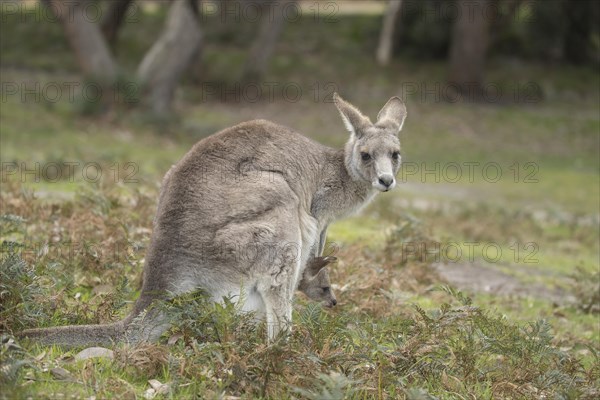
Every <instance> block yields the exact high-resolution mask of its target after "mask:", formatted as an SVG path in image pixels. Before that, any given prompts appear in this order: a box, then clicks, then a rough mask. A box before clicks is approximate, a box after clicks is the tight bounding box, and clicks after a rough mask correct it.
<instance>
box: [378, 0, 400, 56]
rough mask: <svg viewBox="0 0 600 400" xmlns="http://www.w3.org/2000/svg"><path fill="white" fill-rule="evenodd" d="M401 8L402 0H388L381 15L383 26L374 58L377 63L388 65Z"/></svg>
mask: <svg viewBox="0 0 600 400" xmlns="http://www.w3.org/2000/svg"><path fill="white" fill-rule="evenodd" d="M401 9H402V0H390V2H389V3H388V6H387V10H386V12H385V15H384V16H383V26H382V27H381V35H380V36H379V45H378V46H377V53H376V55H375V58H376V60H377V63H378V64H379V65H388V64H389V63H390V60H391V59H392V52H393V50H394V38H395V37H396V35H395V28H396V24H397V23H398V17H399V16H400V10H401Z"/></svg>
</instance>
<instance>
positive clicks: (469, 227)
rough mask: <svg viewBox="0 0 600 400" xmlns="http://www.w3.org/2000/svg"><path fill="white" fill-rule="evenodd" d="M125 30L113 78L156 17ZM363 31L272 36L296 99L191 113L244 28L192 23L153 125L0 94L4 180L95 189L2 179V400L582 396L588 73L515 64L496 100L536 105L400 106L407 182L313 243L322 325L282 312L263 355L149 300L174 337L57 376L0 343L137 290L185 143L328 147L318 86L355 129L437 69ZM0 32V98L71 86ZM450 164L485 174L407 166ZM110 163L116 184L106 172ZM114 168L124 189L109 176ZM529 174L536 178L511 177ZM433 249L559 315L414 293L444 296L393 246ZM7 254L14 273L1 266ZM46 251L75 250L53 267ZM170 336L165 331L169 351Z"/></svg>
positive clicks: (591, 357) (111, 315)
mask: <svg viewBox="0 0 600 400" xmlns="http://www.w3.org/2000/svg"><path fill="white" fill-rule="evenodd" d="M142 16H143V18H141V19H140V21H139V22H138V23H136V24H129V25H127V26H126V27H125V29H124V31H123V32H122V36H121V38H122V39H121V40H120V42H119V45H118V46H117V54H118V59H119V62H120V64H121V65H122V67H123V70H124V71H123V72H124V73H125V75H127V74H132V73H133V71H135V68H136V66H137V63H138V62H139V60H140V59H141V57H142V55H143V53H144V51H145V49H147V48H148V47H149V45H150V43H151V41H152V39H153V38H154V37H155V36H156V35H157V34H158V30H157V29H156V25H157V24H158V23H160V21H161V20H162V18H163V17H164V13H163V11H162V10H161V9H158V10H154V11H152V12H150V11H148V10H147V12H145V13H144V14H143V15H142ZM378 24H379V22H378V20H377V18H376V17H373V16H364V15H348V16H344V23H334V24H325V23H323V22H322V21H318V20H317V21H315V20H312V19H303V20H301V21H300V22H299V23H297V24H295V25H291V26H289V27H288V28H287V29H286V31H285V34H284V38H283V40H282V41H281V42H280V44H279V45H278V49H277V52H276V55H275V56H274V59H273V62H272V67H271V68H270V70H269V72H268V75H267V77H266V78H265V80H266V81H271V82H279V83H282V84H283V83H289V82H294V83H297V84H298V85H300V86H301V87H302V88H303V96H302V98H301V99H300V100H299V101H298V102H295V103H293V102H286V101H283V99H282V97H281V94H280V93H279V94H277V93H276V95H275V98H274V101H261V102H257V103H244V102H241V103H237V102H230V103H222V102H220V101H218V100H217V99H214V98H213V99H208V100H207V99H203V98H202V95H201V89H202V86H201V85H202V83H201V82H199V79H201V80H202V81H203V82H205V83H206V82H209V83H211V84H219V85H221V84H222V85H225V86H226V87H230V85H232V83H233V81H234V80H235V79H234V78H235V77H237V76H238V75H239V73H240V70H239V66H240V61H242V60H243V59H244V57H245V54H246V50H245V49H246V47H247V45H248V43H249V41H250V40H251V38H252V35H253V32H254V31H255V28H254V27H252V26H241V27H237V28H236V29H237V30H232V29H231V27H218V26H216V24H215V22H214V21H213V20H209V21H206V27H205V29H206V34H207V36H206V37H207V39H206V40H207V47H206V49H205V50H206V51H205V53H204V63H203V68H202V76H201V77H200V78H199V77H198V76H197V71H195V72H193V73H192V74H190V75H191V76H189V77H187V78H186V81H185V83H184V85H182V86H183V90H181V91H180V92H179V94H178V103H177V110H176V111H177V117H176V118H174V119H172V120H156V119H155V118H154V117H153V116H152V115H148V114H146V113H144V112H143V111H140V110H138V109H135V108H133V109H129V108H127V107H122V108H118V109H117V110H115V111H114V112H112V113H109V114H108V115H106V114H101V113H99V112H98V110H95V109H94V108H93V107H91V108H90V106H89V105H88V104H86V103H85V102H83V101H82V99H81V98H80V97H76V98H75V99H74V101H72V102H71V101H67V100H65V99H63V101H60V102H49V101H39V102H36V101H31V100H28V101H26V102H24V103H23V102H21V100H20V97H19V96H8V98H7V99H6V101H3V102H2V107H0V119H1V121H2V122H1V134H2V135H1V139H0V140H1V146H0V159H1V161H2V162H3V163H12V162H17V163H21V162H24V163H26V167H28V168H31V167H32V166H34V165H35V163H39V164H40V168H44V166H47V165H48V163H58V164H64V163H65V162H78V163H80V165H81V166H85V165H86V164H89V163H98V165H99V166H100V168H101V170H102V171H103V175H102V178H101V179H99V180H98V181H97V182H91V181H90V179H87V180H86V179H84V176H82V171H81V168H79V167H78V168H76V169H75V173H74V174H73V175H67V174H65V175H64V176H63V177H62V179H59V180H53V179H52V177H48V176H46V177H41V179H40V181H39V182H33V180H32V179H31V176H29V177H28V176H27V175H25V178H23V177H22V176H21V175H20V173H19V172H17V173H16V174H13V175H10V176H9V177H6V176H5V175H3V182H2V187H1V191H0V195H1V199H0V200H1V204H2V210H1V213H0V214H1V215H3V217H2V219H0V227H1V235H0V239H1V240H2V241H3V251H2V257H3V258H2V269H1V271H0V272H1V276H0V300H1V301H0V328H1V330H2V334H3V335H4V336H3V341H2V346H1V347H0V349H1V350H0V351H1V353H0V354H1V363H2V368H1V369H0V372H1V373H0V379H2V381H1V383H2V387H3V391H2V395H3V396H5V397H6V398H11V396H12V397H22V398H26V397H27V396H31V397H33V398H44V397H46V398H52V397H58V396H59V394H62V395H64V396H65V397H67V398H68V397H70V396H74V397H86V398H87V397H90V396H92V395H95V396H96V398H98V399H100V398H140V397H142V396H143V395H144V393H145V391H146V390H148V389H149V388H150V386H149V384H148V380H149V379H157V380H159V381H160V382H161V383H166V384H169V386H170V391H169V393H168V394H166V395H164V396H163V397H165V398H194V397H195V396H196V395H199V396H200V397H201V398H219V397H220V396H223V397H224V396H238V395H239V396H241V397H242V398H273V399H286V398H309V399H310V398H313V399H322V398H345V397H346V398H355V399H366V398H377V399H379V398H411V399H417V398H430V397H427V394H429V395H430V396H435V398H440V399H446V398H448V399H449V398H542V397H546V398H548V397H556V398H590V399H591V398H596V397H597V396H598V394H599V393H600V385H599V384H598V382H599V381H598V380H599V379H600V376H599V373H600V372H599V371H600V366H599V365H600V364H599V363H598V352H599V351H600V347H598V341H599V340H600V329H599V327H598V324H597V319H598V314H597V311H593V310H592V309H587V308H586V307H587V305H588V304H590V302H591V303H592V304H595V303H597V301H598V300H597V297H594V293H595V290H596V291H597V288H598V284H597V283H598V275H597V272H598V270H599V268H600V265H599V264H598V255H599V254H600V248H599V233H598V231H599V229H598V228H599V214H598V204H599V201H600V192H599V188H598V184H597V183H598V180H599V178H600V172H599V157H598V145H599V140H600V135H599V133H600V119H599V118H598V115H597V109H598V105H599V96H598V92H597V91H596V90H594V88H597V87H598V84H599V83H600V78H599V77H598V75H597V73H596V72H595V71H593V70H591V69H590V68H586V67H580V68H576V67H565V66H559V65H536V64H528V65H523V66H521V67H519V68H518V69H516V68H515V67H514V66H513V65H507V64H506V63H503V62H502V61H501V60H491V61H490V66H489V71H488V79H490V81H493V82H496V83H498V84H499V85H500V87H502V88H503V89H504V90H506V91H511V90H514V87H515V84H516V83H527V82H536V83H538V84H539V85H540V86H541V87H542V89H543V91H544V98H543V101H541V102H539V103H533V104H506V105H469V104H464V103H457V104H447V103H441V102H436V101H432V100H431V99H426V100H423V98H422V97H421V96H420V94H418V93H417V94H412V95H408V96H407V103H408V109H409V117H408V120H407V122H406V124H405V128H404V131H403V132H402V134H401V139H402V149H403V150H402V151H403V161H404V163H405V167H404V168H407V167H408V166H409V165H410V164H411V163H414V164H412V165H413V166H414V165H416V166H417V167H418V168H419V170H418V172H417V173H408V172H407V171H406V170H404V171H403V172H401V175H399V176H400V177H401V176H402V174H403V173H404V174H406V175H405V177H406V179H399V186H398V188H397V189H396V190H395V191H394V192H392V193H386V194H382V195H380V196H378V198H377V199H376V200H375V201H374V202H373V203H372V204H370V205H369V206H368V207H366V208H365V209H364V210H363V212H362V213H361V214H360V215H359V216H356V217H351V218H348V219H346V220H343V221H339V222H336V223H335V224H333V225H332V226H331V227H330V229H329V236H328V240H329V242H330V243H331V244H332V245H333V244H335V245H336V246H337V247H336V248H337V250H336V251H337V253H336V254H337V256H338V257H339V259H340V263H339V265H338V266H337V267H335V268H334V269H333V271H332V275H331V276H332V280H333V283H334V286H333V287H334V289H335V290H336V294H337V298H338V301H339V305H338V306H337V307H336V308H335V309H334V310H323V309H321V308H319V307H317V306H315V305H314V304H310V303H307V302H306V301H305V300H304V299H303V298H301V297H300V296H299V301H298V304H297V306H296V309H295V315H294V321H295V324H294V331H293V333H292V335H291V337H290V338H288V340H287V341H281V342H278V343H276V344H273V345H269V346H268V345H267V344H266V343H265V341H264V338H263V336H264V335H263V332H264V327H261V326H258V327H257V326H254V325H252V324H250V323H249V322H248V319H247V317H244V316H240V315H237V314H236V313H235V312H234V308H235V307H234V306H233V305H228V306H226V307H214V306H213V305H210V304H206V302H204V301H203V300H202V298H201V297H197V296H192V295H190V296H187V297H185V298H183V299H179V300H177V301H175V302H174V303H172V304H169V305H167V306H168V307H171V308H172V310H171V311H172V315H173V316H174V318H175V319H176V322H177V323H176V324H175V326H176V328H173V330H171V331H170V332H169V333H168V334H167V335H166V336H165V337H164V338H163V340H162V341H161V342H160V343H159V344H155V345H150V346H142V347H140V348H117V349H116V350H117V352H116V356H115V359H114V360H104V359H94V360H87V361H79V362H73V361H71V359H70V355H73V354H76V353H77V351H78V350H80V349H76V350H73V351H65V350H62V349H59V348H55V347H49V348H48V347H40V346H37V345H35V344H32V343H26V342H17V343H14V342H12V340H13V339H12V335H13V334H14V333H15V332H18V331H20V330H21V329H24V328H31V327H43V326H55V325H65V324H75V323H77V324H81V323H103V322H108V321H113V320H116V319H118V318H121V317H122V316H124V315H125V314H126V313H127V311H128V309H129V306H130V303H131V302H132V301H133V300H134V299H135V298H136V296H137V293H138V290H139V287H140V275H141V269H142V264H143V258H144V254H145V249H146V246H147V244H148V241H149V237H150V233H151V228H152V218H153V214H154V209H155V207H156V200H157V194H158V190H159V185H160V181H161V179H162V176H163V174H164V173H165V172H166V171H167V170H168V168H169V167H170V166H171V165H172V164H173V163H175V162H177V161H178V160H179V159H180V158H181V156H182V155H183V154H185V152H186V151H187V150H188V149H189V148H190V147H191V145H192V144H193V143H195V142H196V141H197V140H199V139H201V138H203V137H206V136H207V135H209V134H211V133H213V132H215V131H218V130H220V129H222V128H224V127H226V126H229V125H232V124H235V123H237V122H241V121H244V120H248V119H252V118H268V119H272V120H274V121H277V122H279V123H282V124H285V125H288V126H290V127H292V128H294V129H297V130H299V131H301V132H303V133H305V134H307V135H308V136H310V137H312V138H314V139H316V140H318V141H320V142H322V143H324V144H327V145H331V146H336V147H339V146H341V145H342V144H343V143H344V141H345V140H346V137H347V134H346V132H345V130H344V129H343V126H342V123H341V121H340V120H339V117H338V115H337V112H336V110H335V108H334V107H333V105H332V104H329V103H325V102H324V101H323V100H324V98H325V96H326V95H327V94H329V93H330V92H331V90H333V89H332V87H330V86H327V85H328V84H330V83H334V84H335V85H336V86H337V89H338V90H339V91H340V93H341V94H342V95H344V96H346V97H348V98H349V99H350V100H351V101H353V102H354V103H356V105H357V106H359V107H360V108H361V109H363V110H364V111H365V113H368V114H369V115H370V116H371V117H372V118H373V117H374V116H375V115H376V113H377V111H378V109H379V108H380V107H381V104H382V102H383V101H384V100H385V99H386V98H388V97H389V96H391V95H393V94H397V93H398V92H399V91H402V88H405V89H406V88H407V86H406V85H407V84H415V83H424V84H426V85H435V84H436V83H439V82H443V80H444V77H445V67H444V65H443V64H441V63H437V62H427V63H424V62H416V61H412V60H408V59H398V60H395V61H394V62H393V63H392V65H390V66H389V67H386V68H380V67H377V66H376V65H375V64H374V63H372V62H371V56H370V53H371V52H372V48H373V46H374V43H375V42H376V38H377V27H378ZM0 33H1V37H2V40H1V41H0V49H1V51H2V57H3V58H2V67H1V68H2V69H1V72H2V81H3V82H17V83H22V82H32V81H33V82H39V83H40V84H41V85H44V84H45V83H49V82H63V83H64V82H72V81H78V80H79V76H78V75H77V70H76V65H75V62H74V59H73V57H72V55H71V54H70V52H69V50H68V46H67V44H66V42H65V40H64V38H63V36H62V34H61V31H60V29H58V27H57V26H55V25H53V24H51V23H47V22H44V23H37V24H36V23H35V20H34V18H33V16H29V17H28V18H27V19H26V21H17V20H16V19H15V18H7V19H6V21H3V24H1V26H0ZM324 35H327V36H326V37H327V38H328V40H322V37H324ZM48 46H50V47H48ZM342 50H343V51H342ZM50 54H51V56H50ZM349 59H352V61H351V62H350V61H349ZM315 85H317V86H315ZM225 86H224V87H225ZM430 87H431V86H430ZM315 88H316V89H315ZM315 90H316V91H315ZM315 96H316V99H317V100H318V101H316V100H315ZM3 100H4V99H3ZM467 162H476V163H479V165H480V166H483V165H485V164H486V163H490V162H495V163H497V164H498V165H499V166H500V168H501V169H502V172H503V175H502V178H501V179H500V180H499V181H498V182H489V181H486V177H485V176H483V175H482V174H481V169H479V168H478V169H476V170H475V175H474V179H473V180H472V181H471V180H470V179H469V177H468V176H467V175H466V170H463V176H462V177H461V178H460V179H458V180H457V182H449V181H448V179H445V177H444V176H440V174H438V177H439V178H440V179H438V181H436V177H435V176H434V175H431V174H430V175H427V176H426V179H422V177H421V175H420V172H421V170H422V169H423V165H424V166H425V167H426V168H429V169H431V168H433V167H434V166H435V163H439V165H440V169H443V168H445V167H446V166H447V165H448V163H457V164H459V165H463V163H467ZM128 163H132V165H134V166H135V169H134V170H131V169H126V167H127V166H128V165H130V164H128ZM515 163H518V165H519V169H518V171H519V176H518V179H517V181H516V182H515V179H514V178H515V175H514V173H515V169H514V166H515ZM527 163H533V164H527ZM3 165H6V164H3ZM526 165H530V166H531V165H533V166H534V167H535V168H536V169H535V170H531V169H527V167H526ZM116 171H118V172H119V175H118V179H115V175H114V173H115V172H116ZM131 171H134V172H135V173H134V176H133V177H132V178H134V179H136V182H129V181H127V182H126V181H125V178H126V174H127V173H129V172H131ZM531 171H534V172H535V173H534V175H533V177H532V178H535V179H537V182H526V181H525V178H526V177H527V173H529V172H531ZM5 172H6V170H3V173H5ZM63 172H66V170H64V169H63ZM4 178H6V179H4ZM448 242H456V243H458V245H459V247H460V248H461V249H462V250H463V251H465V250H466V242H476V243H479V244H480V247H479V248H481V245H484V244H486V243H494V244H498V245H499V246H500V247H501V249H502V252H503V257H502V258H501V259H500V260H498V261H497V262H495V263H489V262H486V260H485V258H484V257H483V256H482V255H481V254H477V253H476V257H475V258H474V259H473V262H475V263H477V264H478V265H482V270H483V271H485V268H488V269H495V270H499V271H501V272H502V273H505V274H506V275H507V276H509V277H511V279H514V280H515V282H519V283H520V284H522V285H528V284H531V285H536V286H535V288H536V290H537V291H542V292H544V289H543V288H547V290H548V291H551V290H554V289H556V288H560V289H561V290H562V291H563V293H565V298H564V299H559V300H558V301H555V300H550V299H549V298H548V297H547V296H544V293H536V291H531V292H530V293H527V295H526V296H523V295H520V294H510V293H509V294H505V295H499V294H490V293H485V292H479V291H475V290H471V289H469V288H466V289H464V290H463V293H458V292H457V291H456V290H453V289H446V290H441V291H440V290H433V289H436V288H439V287H440V286H444V285H445V284H446V283H447V282H445V281H444V279H442V278H441V277H440V276H439V275H438V274H437V273H435V272H434V270H433V269H432V268H431V264H432V263H433V262H435V259H434V257H432V256H430V257H419V256H418V255H410V254H408V255H407V254H406V253H403V245H404V246H406V245H407V244H411V243H412V244H417V245H421V244H427V245H434V244H436V243H439V244H441V245H443V244H444V243H448ZM514 242H517V243H519V244H520V245H523V244H526V243H529V242H534V243H536V244H537V245H538V247H539V251H538V252H537V254H536V255H535V257H536V259H537V263H534V264H532V265H530V264H527V263H524V262H523V260H522V258H520V259H518V260H515V259H514V250H513V249H511V248H510V247H509V246H510V245H511V243H514ZM15 246H16V248H17V249H20V250H21V251H20V253H21V255H22V257H21V258H19V257H17V256H15V255H11V254H12V253H11V252H10V251H9V250H8V249H9V248H11V247H15ZM64 248H68V249H74V250H75V251H73V252H70V253H69V252H64V251H62V252H61V251H59V250H61V249H64ZM470 262H471V261H470V260H467V259H464V258H463V259H461V260H460V263H470ZM577 267H580V268H581V270H582V272H577V271H578V270H577ZM594 274H596V275H594ZM584 283H589V284H584ZM540 287H541V288H542V289H539V288H540ZM466 295H469V296H470V297H471V298H472V303H470V302H469V300H467V299H466V297H465V296H466ZM570 299H575V300H574V301H571V300H570ZM594 302H595V303H594ZM473 305H475V306H477V307H474V306H473ZM594 310H595V309H594ZM542 320H543V321H544V322H539V321H542ZM535 321H538V322H535ZM175 335H181V336H180V338H179V339H178V340H177V341H176V343H175V344H172V345H169V344H167V340H168V338H172V337H174V336H175ZM177 337H178V336H177ZM58 367H60V368H64V369H66V370H67V371H69V373H70V374H69V375H68V376H67V379H59V378H58V375H57V374H59V375H60V372H57V371H55V372H54V373H53V372H52V369H54V368H58ZM5 388H6V390H4V389H5Z"/></svg>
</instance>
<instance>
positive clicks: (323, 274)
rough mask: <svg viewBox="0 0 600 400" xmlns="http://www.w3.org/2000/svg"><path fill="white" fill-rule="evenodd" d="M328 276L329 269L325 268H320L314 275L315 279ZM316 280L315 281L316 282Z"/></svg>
mask: <svg viewBox="0 0 600 400" xmlns="http://www.w3.org/2000/svg"><path fill="white" fill-rule="evenodd" d="M328 277H329V270H328V269H327V268H321V269H320V270H319V272H317V274H316V275H315V278H314V279H315V280H317V279H318V280H322V279H327V278H328ZM318 280H317V282H318Z"/></svg>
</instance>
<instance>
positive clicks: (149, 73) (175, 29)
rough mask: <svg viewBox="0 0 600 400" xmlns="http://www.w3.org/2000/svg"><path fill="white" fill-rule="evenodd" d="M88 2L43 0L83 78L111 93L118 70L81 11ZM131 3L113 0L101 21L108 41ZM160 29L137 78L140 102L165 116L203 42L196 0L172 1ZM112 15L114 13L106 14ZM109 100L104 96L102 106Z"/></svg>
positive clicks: (96, 28)
mask: <svg viewBox="0 0 600 400" xmlns="http://www.w3.org/2000/svg"><path fill="white" fill-rule="evenodd" d="M90 1H92V0H43V2H44V4H47V5H50V6H51V7H52V11H53V12H54V13H55V15H56V17H57V18H58V20H59V21H60V22H61V24H62V26H63V28H64V31H65V35H66V37H67V40H68V42H69V44H70V45H71V48H72V49H73V51H74V53H75V57H76V59H77V63H78V64H79V66H80V68H81V70H82V72H83V74H84V75H85V76H86V78H87V79H93V80H94V81H95V82H96V83H98V84H100V85H101V86H103V87H104V88H105V89H106V92H104V93H110V92H111V91H112V90H113V89H114V86H113V84H114V83H116V82H117V79H118V78H119V70H118V66H117V63H116V62H115V60H114V58H113V55H112V53H111V50H110V48H109V46H108V44H107V40H106V39H105V37H104V35H103V34H102V30H101V27H100V24H97V23H94V22H93V21H92V20H90V19H89V18H87V17H86V13H85V7H86V5H88V4H89V2H90ZM131 2H132V1H131V0H117V1H116V2H115V3H113V4H112V5H111V6H110V9H111V10H112V11H109V15H108V16H107V17H106V18H108V19H105V20H104V21H103V23H102V28H103V29H106V30H104V32H105V34H106V35H107V38H108V39H109V40H111V38H112V40H115V39H116V37H117V36H116V35H117V32H118V29H119V27H120V26H121V24H122V21H123V18H124V16H125V13H126V11H127V7H129V5H130V4H131ZM170 3H171V5H170V8H169V12H168V15H167V20H166V23H165V27H164V30H163V32H162V34H161V36H160V37H159V38H158V40H157V41H156V42H155V43H154V45H153V46H152V47H151V48H150V50H149V51H148V52H147V53H146V55H145V56H144V58H143V60H142V62H141V63H140V66H139V68H138V71H137V76H136V78H137V79H139V81H140V82H141V83H142V85H143V90H142V93H143V94H144V97H143V98H142V100H143V101H142V103H143V104H144V105H145V106H147V107H148V108H149V109H151V110H152V111H153V112H154V113H156V114H159V115H161V114H167V113H169V112H170V109H171V103H172V101H173V97H174V92H175V89H176V87H177V84H178V82H179V80H180V79H181V76H182V74H183V72H184V71H185V70H186V69H187V68H188V67H189V66H190V64H191V63H192V62H193V61H194V58H195V56H196V55H197V54H198V52H199V51H200V46H201V44H202V31H201V30H200V26H199V15H198V14H199V10H198V8H197V0H172V1H171V2H170ZM111 12H114V15H110V13H111ZM109 99H113V100H114V97H113V96H103V100H104V102H105V103H108V102H109V101H110V100H109Z"/></svg>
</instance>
